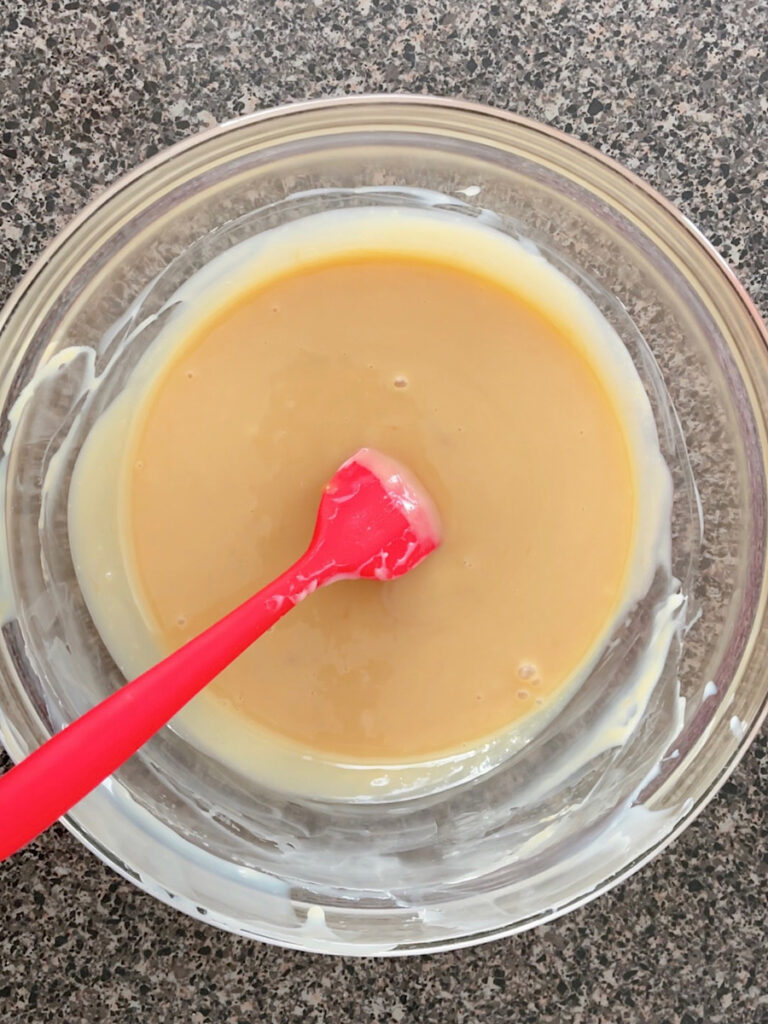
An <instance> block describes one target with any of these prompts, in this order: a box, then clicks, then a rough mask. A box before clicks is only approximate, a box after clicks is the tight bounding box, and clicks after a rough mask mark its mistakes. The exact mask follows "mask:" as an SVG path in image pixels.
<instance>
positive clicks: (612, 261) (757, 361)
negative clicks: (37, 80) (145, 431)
mask: <svg viewBox="0 0 768 1024" xmlns="http://www.w3.org/2000/svg"><path fill="white" fill-rule="evenodd" d="M401 202H407V203H410V204H412V205H413V204H415V205H421V204H427V205H432V206H438V207H441V208H446V209H450V210H453V211H454V212H455V213H456V215H462V216H470V217H472V216H477V215H478V214H479V213H480V211H483V210H484V211H492V213H493V215H494V217H495V223H496V225H497V227H499V229H500V230H505V231H508V232H509V233H511V234H513V235H516V236H519V237H522V238H525V239H527V240H528V241H529V242H530V243H532V244H535V245H536V246H537V247H538V248H539V249H540V250H541V251H542V252H543V253H544V254H545V255H546V256H547V258H549V259H550V260H551V261H552V262H553V263H554V264H555V265H557V266H558V267H560V269H561V270H563V272H565V273H566V274H568V275H569V276H570V277H572V278H573V279H574V280H575V281H576V282H577V283H578V284H579V285H580V287H581V288H582V289H584V290H585V291H586V292H587V293H588V294H589V295H590V297H591V298H592V299H593V301H594V302H596V303H597V305H598V306H599V307H600V309H601V310H602V312H603V314H604V315H605V316H606V317H607V318H608V320H609V321H610V322H611V323H612V324H613V326H614V327H615V328H616V330H617V331H618V333H619V334H620V336H621V338H622V340H623V341H624V343H625V344H626V346H627V348H628V349H629V351H630V352H631V354H632V356H633V358H634V359H635V363H636V365H637V368H638V372H639V373H640V375H641V377H642V378H643V380H644V382H645V384H646V388H647V390H648V393H649V397H650V399H651V403H652V405H653V409H654V414H655V416H656V421H657V428H658V432H659V436H660V440H661V445H662V448H663V450H664V454H665V457H666V459H667V462H668V464H669V466H670V469H671V471H672V476H673V480H674V486H675V496H674V503H673V509H672V538H671V567H672V573H673V574H674V577H675V578H676V580H677V581H678V582H677V583H674V581H673V583H674V586H677V587H678V589H679V590H680V591H681V592H682V593H683V594H684V595H685V606H684V607H685V615H684V620H683V623H682V628H681V629H680V630H679V631H678V633H677V634H676V637H675V638H674V639H673V641H672V643H671V644H670V646H669V650H668V652H667V653H666V656H665V657H662V658H661V662H660V664H659V666H658V672H657V674H656V676H654V679H653V683H654V685H652V686H651V687H649V688H648V691H647V692H646V693H645V695H644V697H643V699H642V701H638V700H636V699H633V701H631V702H627V700H625V699H624V695H625V691H624V683H625V681H626V677H627V674H628V673H630V672H631V671H632V668H633V664H632V657H633V655H632V642H629V643H627V642H626V638H627V635H628V634H626V633H625V635H624V640H623V646H622V644H619V646H618V648H617V647H614V648H612V651H613V653H611V651H609V652H608V653H607V655H606V657H605V658H604V659H603V660H602V662H601V666H599V671H596V674H594V673H593V676H592V677H591V678H590V680H589V681H588V685H585V687H583V688H582V690H581V691H579V694H577V696H576V697H575V698H574V699H573V700H572V701H570V702H569V704H568V705H567V706H566V707H565V709H564V710H563V712H562V713H561V714H560V715H559V716H558V717H557V718H556V719H555V720H554V722H552V723H549V725H548V726H547V727H546V729H545V730H544V731H543V734H542V735H540V736H539V737H537V738H536V740H535V741H532V742H531V743H529V744H527V745H526V746H525V747H524V748H523V749H521V750H519V751H518V752H517V753H516V754H515V755H514V756H512V757H510V758H509V759H508V760H507V761H505V762H504V763H503V764H501V765H500V766H498V767H497V768H495V769H494V770H491V771H488V772H487V773H485V774H483V775H482V776H480V777H478V778H476V779H474V780H471V781H469V782H466V783H464V784H462V785H459V786H456V787H454V788H451V789H446V790H445V791H443V792H441V793H437V794H432V795H431V796H422V797H419V798H413V799H408V800H399V801H397V800H396V801H390V802H388V803H380V804H360V803H344V802H335V803H334V802H329V801H322V800H309V799H298V798H291V797H289V796H286V795H284V794H279V793H277V792H272V791H270V790H268V789H266V788H264V787H258V786H254V785H253V784H249V783H248V782H247V780H245V779H243V778H240V777H238V776H237V775H236V774H234V773H233V772H232V771H231V770H230V769H229V768H227V767H226V766H225V765H223V764H219V763H218V762H216V761H214V760H212V759H210V758H208V757H205V756H203V755H202V754H201V753H200V752H198V751H196V750H195V749H193V748H192V747H190V746H189V745H188V744H187V743H185V742H184V741H183V740H182V739H181V738H180V737H178V736H177V735H176V734H175V733H174V732H173V731H172V730H171V729H166V730H163V732H162V733H161V734H160V735H158V736H157V737H155V738H154V739H153V740H152V741H151V742H150V743H148V744H147V745H146V746H145V747H144V748H143V749H142V750H141V751H140V753H139V754H138V755H136V756H135V757H134V758H132V759H131V761H130V762H129V763H128V764H126V765H125V766H124V767H123V768H122V769H121V770H120V771H119V772H117V773H116V774H115V775H114V776H113V777H112V778H110V779H108V780H106V781H105V782H104V783H103V784H102V785H101V786H99V787H98V789H97V790H95V791H94V792H93V793H92V794H91V795H90V796H89V797H88V798H87V799H85V800H83V801H82V802H81V803H80V804H79V805H78V806H77V807H76V808H75V809H74V810H73V811H72V812H71V813H70V814H69V815H68V816H67V818H66V819H65V824H66V825H67V827H68V828H69V829H70V830H71V831H72V832H73V833H74V835H76V836H77V837H78V838H79V839H80V840H81V841H82V842H83V843H84V844H85V845H86V846H88V847H89V848H90V849H91V850H93V851H94V852H95V853H96V854H97V855H98V856H99V857H101V858H102V859H103V860H104V861H105V863H107V864H109V865H110V866H111V867H113V868H114V869H115V870H116V871H118V872H119V873H120V874H122V875H123V876H125V877H126V878H128V879H130V880H131V881H133V882H135V883H136V884H137V885H139V886H140V887H141V888H143V889H145V890H146V891H147V892H149V893H151V894H152V895H154V896H156V897H157V898H158V899H161V900H164V901H165V902H167V903H169V904H171V905H173V906H176V907H178V908H179V909H181V910H183V911H185V912H186V913H189V914H191V915H194V916H196V917H199V918H202V919H204V920H206V921H209V922H210V923H212V924H215V925H218V926H220V927H223V928H227V929H230V930H232V931H235V932H238V933H240V934H242V935H249V936H253V937H256V938H259V939H262V940H264V941H268V942H274V943H279V944H282V945H285V946H292V947H297V948H303V949H308V950H315V951H324V952H339V953H353V954H367V955H370V954H396V953H411V952H424V951H434V950H440V949H447V948H451V947H456V946H460V945H468V944H471V943H476V942H481V941H484V940H486V939H490V938H494V937H497V936H500V935H505V934H510V933H512V932H515V931H518V930H520V929H523V928H527V927H530V926H532V925H534V924H537V923H539V922H542V921H545V920H547V919H550V918H552V917H555V916H557V915H559V914H562V913H564V912H565V911H567V910H569V909H571V908H573V907H576V906H579V905H580V904H583V903H584V902H585V901H586V900H588V899H591V898H592V897H594V896H596V895H598V894H599V893H601V892H604V891H605V890H606V889H608V888H609V887H611V886H613V885H615V884H616V883H617V882H619V881H620V880H621V879H622V878H625V877H626V876H627V875H628V874H629V873H631V872H632V871H635V870H636V869H637V868H638V867H640V866H641V865H642V864H643V863H644V862H646V861H647V860H648V859H649V858H650V857H652V856H653V855H654V854H656V853H658V851H659V850H660V849H662V848H663V847H664V846H665V845H666V843H668V842H669V841H670V840H671V839H672V838H673V837H674V836H675V835H676V834H678V833H679V832H680V831H681V830H682V829H683V828H684V827H685V825H686V824H687V823H688V822H689V821H690V820H691V819H692V818H693V817H694V816H695V815H696V814H697V813H698V812H699V811H700V810H701V809H702V807H703V806H704V805H705V804H706V803H707V801H708V800H709V799H711V797H712V796H713V795H714V793H715V792H716V791H717V789H718V788H719V787H720V785H722V783H723V781H724V780H725V778H726V777H727V775H728V774H729V772H730V771H732V769H733V767H734V765H735V764H736V762H737V761H738V759H739V758H740V757H741V756H742V754H743V753H744V750H745V749H746V747H747V744H748V743H749V741H750V739H751V738H752V736H753V735H754V734H755V732H756V730H757V728H758V726H759V723H760V721H761V719H762V718H763V716H764V715H765V711H766V693H767V692H768V690H767V688H766V679H767V678H768V671H767V670H768V664H767V659H766V637H767V635H768V634H767V633H766V630H765V628H764V616H765V594H766V574H765V553H766V435H765V412H766V409H768V395H767V393H766V382H767V381H768V373H767V371H768V357H767V356H766V345H765V342H766V334H765V329H764V327H763V325H762V324H761V322H760V319H759V317H758V315H757V313H756V311H755V309H754V308H753V306H752V305H751V304H750V302H749V300H748V298H747V296H746V295H745V294H744V292H743V290H742V289H741V288H740V286H739V285H738V283H737V282H736V280H735V279H734V277H733V276H732V274H731V273H730V272H729V270H728V268H727V267H726V266H725V265H724V263H723V262H722V261H721V260H720V259H719V258H718V256H717V255H716V253H715V252H714V251H713V250H712V249H711V247H710V246H709V245H708V244H707V243H706V241H705V240H704V239H703V238H702V237H701V236H700V235H699V234H698V233H697V232H696V230H695V229H694V228H693V227H691V225H690V224H688V223H687V222H686V221H685V219H684V218H683V217H681V216H680V215H679V214H678V213H676V211H675V210H674V209H672V208H671V207H670V206H669V205H668V204H667V203H666V202H665V201H664V200H663V199H661V198H660V197H659V196H658V195H656V194H655V193H654V192H653V191H651V190H650V189H649V188H647V187H646V186H645V185H643V184H642V183H641V182H640V181H638V180H637V179H635V178H634V177H632V175H630V174H628V173H627V172H626V171H624V170H623V169H622V168H620V167H618V166H617V165H616V164H614V163H612V162H611V161H610V160H608V159H606V158H605V157H603V156H601V155H600V154H599V153H596V152H594V151H593V150H591V149H589V148H588V147H586V146H583V145H580V144H579V143H578V142H575V141H574V140H572V139H570V138H568V137H566V136H564V135H561V134H559V133H557V132H555V131H553V130H551V129H549V128H546V127H544V126H542V125H538V124H534V123H531V122H528V121H525V120H522V119H520V118H517V117H513V116H511V115H508V114H504V113H500V112H497V111H493V110H488V109H484V108H481V107H475V106H470V105H468V104H462V103H457V102H450V101H442V100H435V99H425V98H416V97H376V98H360V99H340V100H334V101H329V102H322V103H310V104H300V105H296V106H291V107H286V108H282V109H279V110H272V111H266V112H264V113H261V114H257V115H254V116H252V117H248V118H244V119H242V120H239V121H234V122H231V123H229V124H226V125H222V126H221V127H218V128H215V129H213V130H211V131H209V132H206V133H204V134H202V135H199V136H196V137H194V138H192V139H190V140H189V141H187V142H185V143H183V144H181V145H179V146H176V147H174V148H173V149H171V150H169V151H167V152H165V153H162V154H160V155H159V156H157V157H156V158H154V159H152V160H151V161H149V162H148V163H146V164H145V165H143V166H142V167H141V168H139V169H138V170H137V171H135V172H134V173H133V174H131V175H129V176H128V177H126V178H123V179H122V180H121V181H119V182H117V183H116V184H115V185H113V186H112V188H110V189H109V190H108V191H107V192H106V193H105V194H104V195H103V196H102V197H101V198H100V199H99V200H98V201H97V202H95V203H93V204H92V205H91V206H90V207H88V208H87V209H86V210H85V211H84V212H83V213H82V214H81V215H80V216H79V217H78V218H77V219H76V220H75V221H74V222H73V223H72V225H71V226H70V227H69V228H68V230H67V231H65V232H64V233H63V234H62V235H61V236H60V237H59V238H58V239H57V240H56V241H55V242H54V243H53V245H52V246H51V247H50V248H49V249H48V250H47V251H46V253H45V254H44V256H43V258H42V259H41V260H40V261H39V262H38V263H37V264H36V266H35V267H33V269H32V270H31V271H30V272H29V274H28V275H27V277H26V278H25V279H24V281H23V282H22V284H21V285H20V287H19V288H18V290H17V291H16V293H15V294H14V295H13V297H12V298H11V300H10V302H9V304H8V306H7V308H6V310H5V313H4V316H3V319H2V322H1V323H0V388H1V389H2V393H1V395H0V401H2V408H3V415H2V433H3V439H4V452H3V461H2V473H1V474H0V480H1V481H2V488H3V498H4V502H3V515H4V519H3V530H2V536H3V544H2V545H0V556H1V557H2V559H3V561H2V567H3V571H2V573H1V574H0V584H2V599H3V609H2V610H3V626H2V642H1V643H0V712H1V718H0V725H1V733H2V740H3V743H4V745H5V747H6V749H7V750H8V752H9V753H10V755H11V757H12V758H14V759H15V760H19V759H20V758H22V757H24V756H25V755H26V754H28V753H29V752H30V751H31V750H33V749H34V748H35V747H36V746H37V745H38V744H40V743H42V742H43V741H44V740H45V739H47V738H48V737H49V736H50V735H51V734H52V733H54V732H55V731H56V730H58V729H60V728H61V727H62V726H63V725H65V724H66V723H67V722H68V721H70V720H71V719H72V718H73V717H74V716H75V715H78V714H80V713H82V712H83V711H84V710H85V709H86V708H87V707H89V706H90V705H91V704H92V703H93V702H94V701H95V700H97V699H98V698H100V697H101V696H103V695H105V694H106V693H108V692H110V691H111V690H112V689H114V688H115V687H117V686H119V685H120V683H121V681H122V679H121V676H120V673H119V671H118V670H117V668H116V666H115V665H114V663H113V661H112V659H111V658H110V655H109V653H108V651H107V650H106V649H105V648H104V646H103V644H102V643H101V641H100V638H99V636H98V634H97V633H96V631H95V628H94V626H93V623H92V622H91V619H90V617H89V615H88V611H87V609H86V607H85V604H84V602H83V598H82V595H81V594H80V591H79V588H78V585H77V579H76V576H75V572H74V568H73V565H72V559H71V555H70V551H69V544H68V534H67V500H66V499H67V491H68V484H69V477H70V474H71V470H72V465H73V461H74V458H75V457H76V454H77V450H78V446H79V444H80V443H81V442H82V439H83V437H85V435H86V434H87V431H88V429H89V427H90V425H91V424H92V423H93V421H94V419H95V417H96V416H97V415H98V414H99V413H100V412H101V411H102V410H103V408H104V407H105V406H106V405H107V403H108V402H110V401H111V400H112V399H113V398H114V396H115V395H116V394H117V393H118V392H119V391H120V388H121V387H122V385H123V383H124V381H125V379H126V377H127V376H128V374H129V373H130V371H131V369H132V368H133V367H134V366H135V364H136V362H137V360H138V359H139V357H140V356H141V355H142V353H143V352H144V351H145V350H146V347H147V345H149V344H151V342H152V340H153V338H154V337H155V336H156V334H157V332H158V330H160V329H161V327H162V325H163V323H164V322H165V320H166V319H167V317H168V316H169V314H170V313H171V312H172V309H173V299H172V296H173V294H174V292H175V290H176V289H177V287H178V286H179V285H180V283H181V282H182V281H184V280H185V279H186V278H188V277H189V276H190V275H191V274H192V273H193V272H194V271H195V270H197V269H198V268H199V267H201V266H202V265H204V264H205V263H207V262H208V261H209V260H210V259H212V258H213V257H214V256H216V255H217V254H219V253H221V252H222V251H224V250H225V249H227V248H229V247H230V246H231V245H233V244H235V243H236V242H238V241H241V240H243V239H245V238H247V237H250V236H251V235H253V234H255V233H257V232H259V231H263V230H265V229H266V228H268V227H270V226H273V225H276V224H279V223H282V222H284V221H286V220H290V219H294V218H296V217H300V216H303V215H305V214H307V213H310V212H315V211H318V210H322V209H328V208H338V207H340V206H341V207H344V206H352V205H370V204H380V203H389V204H392V203H401ZM485 216H487V214H485ZM468 356H471V339H470V340H469V341H468ZM97 385H98V386H97ZM509 443H510V446H512V445H514V444H515V443H516V439H514V438H510V439H509ZM694 479H695V481H696V482H697V484H698V492H697V490H696V487H695V486H694ZM668 582H669V581H668ZM657 599H658V594H654V593H653V592H651V593H650V594H649V595H648V597H647V600H646V601H645V603H644V607H643V608H641V609H638V610H637V614H636V615H635V616H634V619H633V622H632V623H631V628H632V630H633V632H632V636H635V637H641V636H643V635H645V636H646V639H647V636H648V632H647V631H648V629H650V628H651V627H652V624H653V615H652V613H653V609H654V601H655V600H657ZM644 631H645V632H644ZM616 650H620V652H621V654H620V656H618V655H616V653H615V651H616ZM664 650H665V652H666V651H667V649H666V648H665V649H664ZM596 720H600V721H602V722H603V724H604V725H606V726H607V731H604V733H603V734H604V735H606V736H613V737H614V740H613V741H611V740H609V741H607V742H603V743H601V744H599V745H597V746H596V747H595V748H594V750H593V751H592V752H591V754H590V756H589V757H587V758H586V759H582V761H581V762H580V763H579V766H578V770H574V771H569V770H564V766H565V768H567V766H568V764H569V761H568V756H569V750H570V745H571V744H572V743H573V742H574V740H575V737H578V735H579V734H580V733H582V732H583V731H584V730H585V729H587V728H588V727H589V726H590V723H593V722H594V721H596Z"/></svg>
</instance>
